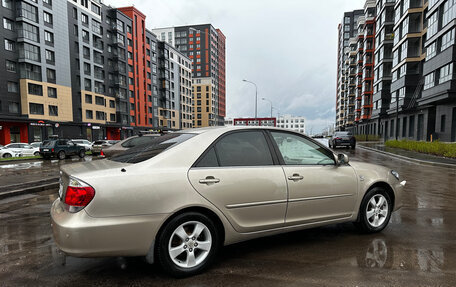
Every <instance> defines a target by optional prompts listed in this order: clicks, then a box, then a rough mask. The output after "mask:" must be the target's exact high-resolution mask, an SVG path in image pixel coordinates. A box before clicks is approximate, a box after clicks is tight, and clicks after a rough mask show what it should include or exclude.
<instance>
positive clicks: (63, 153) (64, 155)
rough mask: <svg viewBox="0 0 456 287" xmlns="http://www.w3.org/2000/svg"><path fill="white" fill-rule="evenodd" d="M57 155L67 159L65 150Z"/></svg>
mask: <svg viewBox="0 0 456 287" xmlns="http://www.w3.org/2000/svg"><path fill="white" fill-rule="evenodd" d="M57 157H58V158H59V159H65V158H66V154H65V152H64V151H63V150H61V151H59V153H58V154H57Z"/></svg>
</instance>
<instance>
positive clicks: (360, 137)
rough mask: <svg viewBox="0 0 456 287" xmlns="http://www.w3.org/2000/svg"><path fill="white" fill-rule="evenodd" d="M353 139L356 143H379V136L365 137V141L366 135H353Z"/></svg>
mask: <svg viewBox="0 0 456 287" xmlns="http://www.w3.org/2000/svg"><path fill="white" fill-rule="evenodd" d="M355 138H356V141H358V142H365V141H379V140H380V136H377V135H367V139H366V135H355Z"/></svg>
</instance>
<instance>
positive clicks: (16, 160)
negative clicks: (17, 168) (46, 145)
mask: <svg viewBox="0 0 456 287" xmlns="http://www.w3.org/2000/svg"><path fill="white" fill-rule="evenodd" d="M28 161H43V158H42V157H41V158H40V157H37V158H25V159H7V160H0V165H1V164H11V163H16V162H17V163H22V162H28Z"/></svg>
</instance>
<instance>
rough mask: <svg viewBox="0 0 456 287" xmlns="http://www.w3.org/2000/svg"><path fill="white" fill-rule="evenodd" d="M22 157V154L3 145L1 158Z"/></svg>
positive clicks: (0, 153) (0, 147) (0, 151)
mask: <svg viewBox="0 0 456 287" xmlns="http://www.w3.org/2000/svg"><path fill="white" fill-rule="evenodd" d="M18 156H22V155H21V154H20V153H17V152H15V151H13V150H11V149H8V148H6V147H4V146H2V145H0V157H1V158H10V157H18Z"/></svg>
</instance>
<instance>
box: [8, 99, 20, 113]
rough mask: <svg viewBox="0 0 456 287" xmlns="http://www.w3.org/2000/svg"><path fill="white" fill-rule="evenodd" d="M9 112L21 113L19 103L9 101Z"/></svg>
mask: <svg viewBox="0 0 456 287" xmlns="http://www.w3.org/2000/svg"><path fill="white" fill-rule="evenodd" d="M8 112H10V113H14V114H18V113H19V103H17V102H9V103H8Z"/></svg>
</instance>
